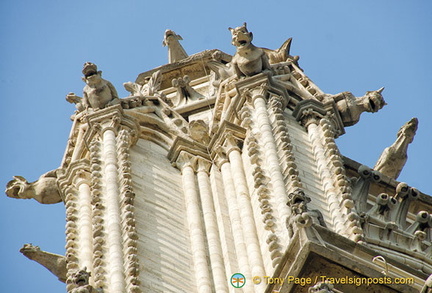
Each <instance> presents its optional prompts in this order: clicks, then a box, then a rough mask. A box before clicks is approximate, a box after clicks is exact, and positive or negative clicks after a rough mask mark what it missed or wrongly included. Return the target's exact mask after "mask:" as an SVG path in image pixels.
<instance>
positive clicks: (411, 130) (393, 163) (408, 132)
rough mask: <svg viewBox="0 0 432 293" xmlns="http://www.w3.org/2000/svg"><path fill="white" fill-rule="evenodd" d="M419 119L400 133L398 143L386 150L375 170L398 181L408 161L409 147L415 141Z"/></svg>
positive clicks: (402, 128)
mask: <svg viewBox="0 0 432 293" xmlns="http://www.w3.org/2000/svg"><path fill="white" fill-rule="evenodd" d="M417 127H418V119H417V118H412V119H411V120H410V121H408V122H407V123H405V124H404V125H403V126H402V127H401V128H400V129H399V131H398V133H397V138H396V141H395V142H394V143H393V144H392V145H391V146H389V147H388V148H386V149H384V151H383V152H382V154H381V156H380V158H379V159H378V161H377V163H376V164H375V167H374V169H375V170H377V171H379V172H381V173H382V174H384V175H386V176H389V177H391V178H394V179H397V178H398V177H399V175H400V173H401V171H402V169H403V167H404V166H405V163H406V162H407V159H408V155H407V152H408V145H409V144H410V143H411V142H412V141H413V140H414V136H415V134H416V131H417Z"/></svg>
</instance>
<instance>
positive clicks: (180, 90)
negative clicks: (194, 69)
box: [172, 75, 204, 107]
mask: <svg viewBox="0 0 432 293" xmlns="http://www.w3.org/2000/svg"><path fill="white" fill-rule="evenodd" d="M189 83H190V78H189V76H187V75H185V76H183V78H181V77H179V78H174V79H173V80H172V85H173V87H175V88H177V94H176V96H175V97H174V98H173V99H172V102H173V104H174V106H175V107H177V106H181V105H184V104H188V103H190V102H191V101H197V100H202V99H204V96H203V95H201V94H200V93H198V92H197V91H196V90H194V89H193V88H192V87H191V86H190V85H189Z"/></svg>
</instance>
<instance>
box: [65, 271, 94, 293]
mask: <svg viewBox="0 0 432 293" xmlns="http://www.w3.org/2000/svg"><path fill="white" fill-rule="evenodd" d="M90 276H91V273H90V272H87V268H84V269H82V270H80V271H78V272H75V273H74V274H73V275H72V276H71V277H72V283H73V284H75V286H76V287H75V288H74V289H72V291H71V292H72V293H93V292H98V291H97V290H95V289H94V288H93V287H92V286H91V285H90V284H89V280H90Z"/></svg>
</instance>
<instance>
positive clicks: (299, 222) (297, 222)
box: [286, 188, 326, 237]
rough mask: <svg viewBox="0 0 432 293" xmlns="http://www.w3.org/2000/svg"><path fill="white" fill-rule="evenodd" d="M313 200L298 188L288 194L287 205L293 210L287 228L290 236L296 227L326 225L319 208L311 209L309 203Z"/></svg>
mask: <svg viewBox="0 0 432 293" xmlns="http://www.w3.org/2000/svg"><path fill="white" fill-rule="evenodd" d="M310 201H311V199H310V197H309V196H307V195H306V194H305V193H304V191H303V190H301V189H300V188H297V189H296V190H295V191H294V192H291V193H290V194H288V202H287V206H288V207H289V208H290V210H291V216H290V217H288V218H287V223H286V225H287V228H288V233H289V236H290V237H292V236H293V235H294V233H295V231H296V229H297V228H296V227H310V226H311V225H312V224H317V225H321V226H323V227H326V224H325V222H324V218H323V216H322V214H321V212H320V211H319V210H310V211H309V209H308V207H307V204H308V203H309V202H310Z"/></svg>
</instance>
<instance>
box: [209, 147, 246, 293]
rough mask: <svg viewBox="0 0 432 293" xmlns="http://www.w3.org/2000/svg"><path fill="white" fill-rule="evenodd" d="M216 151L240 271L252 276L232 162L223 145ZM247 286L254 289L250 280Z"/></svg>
mask: <svg viewBox="0 0 432 293" xmlns="http://www.w3.org/2000/svg"><path fill="white" fill-rule="evenodd" d="M216 153H217V156H216V162H217V166H218V167H219V168H220V170H221V174H222V181H223V187H224V193H225V197H226V199H227V203H228V213H229V217H230V219H231V228H232V233H233V237H234V248H235V251H236V255H237V262H238V267H239V272H241V273H242V274H244V275H245V276H252V275H251V272H250V267H249V259H248V255H247V248H246V247H247V244H246V243H245V241H244V239H245V238H244V231H243V226H242V222H241V217H240V211H239V210H240V208H241V207H240V206H239V204H238V202H237V196H236V193H235V183H234V180H233V175H232V171H231V170H232V168H231V164H230V162H229V161H228V159H227V157H226V152H225V150H224V148H223V147H221V146H220V147H218V148H217V150H216ZM232 273H236V272H232ZM245 288H246V289H245V290H247V288H249V289H252V287H250V284H249V282H246V286H245Z"/></svg>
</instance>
